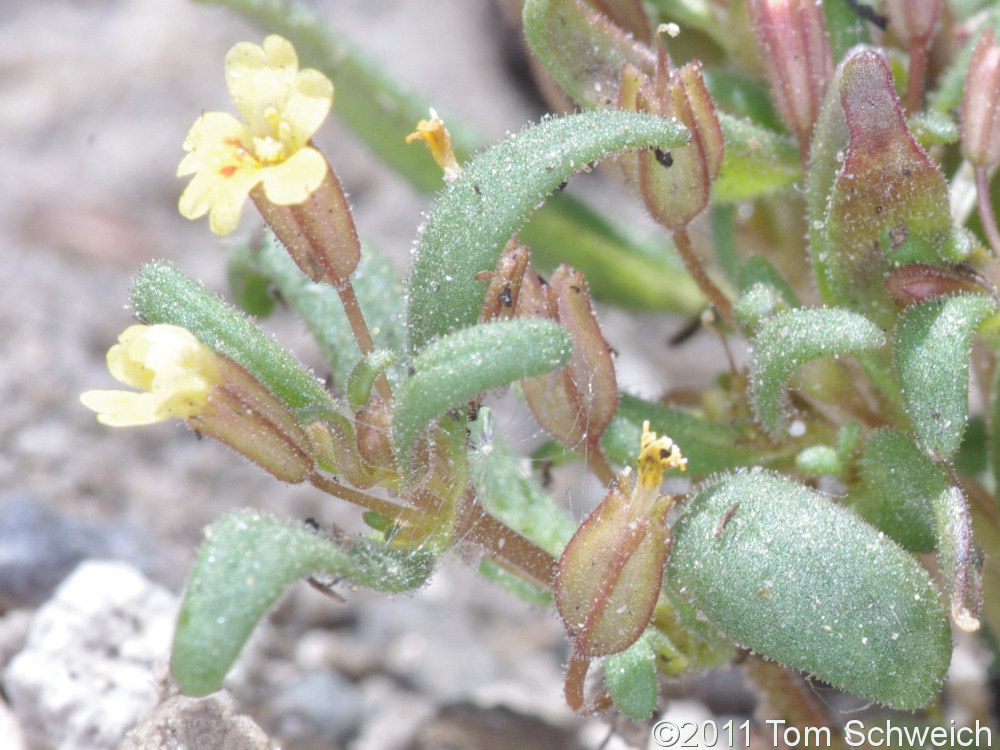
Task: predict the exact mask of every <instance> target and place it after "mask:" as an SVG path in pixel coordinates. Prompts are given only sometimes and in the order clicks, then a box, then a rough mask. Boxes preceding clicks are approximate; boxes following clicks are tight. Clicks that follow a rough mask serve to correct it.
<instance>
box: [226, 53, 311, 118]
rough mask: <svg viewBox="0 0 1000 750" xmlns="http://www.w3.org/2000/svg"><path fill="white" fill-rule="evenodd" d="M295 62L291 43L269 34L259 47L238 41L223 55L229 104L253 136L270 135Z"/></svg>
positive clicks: (288, 92)
mask: <svg viewBox="0 0 1000 750" xmlns="http://www.w3.org/2000/svg"><path fill="white" fill-rule="evenodd" d="M298 72H299V61H298V58H297V57H296V55H295V48H294V47H293V46H292V44H291V42H289V41H287V40H286V39H283V38H282V37H280V36H276V35H272V36H269V37H267V38H266V39H265V40H264V46H263V47H259V46H257V45H256V44H251V43H249V42H240V43H239V44H237V45H236V46H235V47H233V48H232V49H231V50H229V53H228V54H227V55H226V85H227V86H228V87H229V96H230V98H231V99H232V100H233V104H235V105H236V108H237V109H238V110H239V111H240V114H241V115H243V117H244V118H246V121H247V123H248V124H249V126H250V130H251V131H252V132H253V133H254V135H257V136H265V135H268V134H270V133H271V129H272V125H273V116H274V115H273V113H275V112H281V111H283V110H284V108H285V104H286V102H287V101H288V97H289V96H290V95H291V93H292V90H293V88H294V87H295V79H296V76H297V75H298Z"/></svg>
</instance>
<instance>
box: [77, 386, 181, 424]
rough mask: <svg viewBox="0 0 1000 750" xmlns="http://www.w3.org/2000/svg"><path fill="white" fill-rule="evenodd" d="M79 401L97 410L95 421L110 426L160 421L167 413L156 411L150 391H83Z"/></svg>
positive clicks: (165, 417) (154, 401) (155, 404)
mask: <svg viewBox="0 0 1000 750" xmlns="http://www.w3.org/2000/svg"><path fill="white" fill-rule="evenodd" d="M80 402H81V403H82V404H83V405H84V406H86V407H87V408H88V409H90V410H92V411H95V412H97V421H98V422H100V423H101V424H106V425H109V426H111V427H130V426H133V425H135V426H138V425H144V424H153V423H154V422H162V421H164V420H165V419H167V417H168V416H169V415H167V414H159V413H158V412H157V402H156V399H155V398H153V395H152V394H150V393H134V392H132V391H85V392H84V393H81V394H80Z"/></svg>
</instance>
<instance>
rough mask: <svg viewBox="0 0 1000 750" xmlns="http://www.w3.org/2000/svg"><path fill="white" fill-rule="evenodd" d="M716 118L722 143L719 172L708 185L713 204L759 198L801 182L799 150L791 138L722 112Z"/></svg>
mask: <svg viewBox="0 0 1000 750" xmlns="http://www.w3.org/2000/svg"><path fill="white" fill-rule="evenodd" d="M716 114H717V115H718V118H719V124H720V125H721V126H722V135H723V137H724V139H725V142H726V151H725V154H724V156H723V158H722V170H721V171H720V172H719V178H718V179H717V180H716V181H715V182H714V183H713V184H712V197H713V198H714V199H715V200H716V201H723V202H727V201H728V202H733V201H745V200H751V199H753V198H760V197H762V196H765V195H768V194H770V193H774V192H778V191H780V190H785V189H787V188H790V187H791V186H792V185H794V184H795V183H796V182H799V181H801V179H802V166H801V164H800V161H799V147H798V145H797V144H796V142H795V139H794V138H792V137H791V136H785V135H779V134H778V133H775V132H774V131H773V130H769V129H767V128H765V127H763V126H762V125H758V124H756V123H754V122H751V121H750V120H745V119H741V118H738V117H733V116H732V115H730V114H727V113H725V112H722V111H718V112H717V113H716Z"/></svg>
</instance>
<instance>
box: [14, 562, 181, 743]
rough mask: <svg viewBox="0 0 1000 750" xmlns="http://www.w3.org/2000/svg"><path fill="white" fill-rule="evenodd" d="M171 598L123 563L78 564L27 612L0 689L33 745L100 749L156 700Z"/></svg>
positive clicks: (116, 740) (173, 613) (168, 633)
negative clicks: (21, 641)
mask: <svg viewBox="0 0 1000 750" xmlns="http://www.w3.org/2000/svg"><path fill="white" fill-rule="evenodd" d="M177 607H178V603H177V600H176V598H175V597H174V596H173V595H172V594H171V593H170V592H168V591H167V590H166V589H164V588H162V587H161V586H159V585H157V584H154V583H152V582H150V581H149V580H147V579H146V578H144V577H143V576H142V574H140V573H139V572H138V571H137V570H135V568H133V567H131V566H129V565H127V564H125V563H114V562H85V563H83V564H81V565H80V567H78V568H77V569H76V570H75V571H74V572H73V574H72V575H71V576H69V578H67V579H66V580H65V581H64V582H63V583H62V585H61V586H60V587H59V588H58V589H57V590H56V592H55V594H54V595H53V597H52V599H51V600H50V601H49V602H47V603H46V604H45V605H44V606H43V607H42V608H41V609H39V610H38V613H37V614H36V615H35V617H34V619H33V620H32V623H31V627H30V630H29V632H28V639H27V643H26V644H25V647H24V649H23V650H22V651H21V652H20V653H19V654H18V655H17V656H16V657H15V658H14V659H13V660H12V661H11V663H10V664H9V665H8V667H7V669H6V670H5V671H4V674H3V687H4V690H5V691H6V694H7V696H8V698H9V700H10V704H11V707H12V708H13V711H14V713H15V715H16V716H17V718H18V720H19V721H20V723H21V727H22V729H23V731H24V734H25V737H26V738H27V740H28V741H29V743H30V744H31V746H32V747H34V748H37V749H38V750H43V749H44V750H84V749H86V750H103V749H104V748H108V749H109V750H111V749H112V748H116V747H118V744H119V742H121V740H122V737H124V735H125V733H126V732H127V731H128V730H129V729H130V728H131V727H133V726H134V725H135V724H136V722H137V721H138V720H139V719H140V718H141V717H142V716H143V715H145V714H148V713H149V712H150V711H151V710H152V709H153V707H154V706H156V704H157V702H158V700H159V688H158V685H157V680H156V678H155V677H154V664H155V663H157V662H161V663H162V662H163V661H164V660H165V659H166V658H167V656H168V654H169V649H170V639H171V636H172V632H173V627H174V620H175V618H176V613H177Z"/></svg>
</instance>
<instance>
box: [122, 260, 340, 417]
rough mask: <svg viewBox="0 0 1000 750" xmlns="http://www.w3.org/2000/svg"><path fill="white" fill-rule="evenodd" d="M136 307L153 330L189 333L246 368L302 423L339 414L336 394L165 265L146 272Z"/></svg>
mask: <svg viewBox="0 0 1000 750" xmlns="http://www.w3.org/2000/svg"><path fill="white" fill-rule="evenodd" d="M131 300H132V307H133V308H135V311H136V314H137V315H138V316H139V318H140V320H142V321H143V322H144V323H147V324H149V325H154V324H157V323H169V324H171V325H176V326H181V327H182V328H187V329H188V330H189V331H191V333H193V334H194V335H195V336H197V337H198V338H199V339H200V340H201V342H202V343H204V344H205V345H206V346H209V347H211V348H212V349H214V350H215V351H217V352H219V353H220V354H225V355H226V356H227V357H230V358H232V359H234V360H235V361H236V362H238V363H239V364H241V365H243V367H245V368H246V369H247V370H248V371H249V372H250V373H251V374H252V375H253V376H254V377H256V378H257V379H258V380H259V381H260V382H261V383H263V384H264V386H265V387H266V388H267V389H268V390H269V391H270V392H271V393H273V394H274V395H275V396H276V397H277V398H279V399H281V400H282V401H283V402H284V403H285V405H286V406H288V408H289V409H291V410H292V412H294V413H295V414H296V416H298V417H299V418H300V419H309V418H312V419H315V418H316V417H318V416H320V415H321V414H322V413H325V412H327V411H330V410H332V409H333V408H334V403H333V401H332V400H331V398H330V394H329V393H327V391H326V389H325V388H323V384H322V383H321V382H320V381H319V380H317V379H316V377H315V376H313V374H312V373H311V372H309V371H308V370H307V369H306V368H305V367H304V366H303V365H302V364H300V363H299V362H298V361H297V360H296V359H295V358H294V357H292V355H291V354H289V353H288V352H286V351H285V350H284V349H282V348H281V347H280V346H279V345H278V344H277V343H276V342H275V341H274V340H273V339H271V338H269V337H268V336H266V335H265V334H264V333H263V332H262V331H261V330H260V329H259V328H258V327H257V326H255V325H254V324H253V323H252V322H251V321H250V320H249V319H248V318H247V317H246V315H244V314H243V313H241V312H240V311H239V310H237V309H236V308H234V307H233V306H232V305H230V304H229V303H228V302H226V301H225V300H223V299H221V298H219V297H217V296H215V295H214V294H212V293H211V292H210V291H208V289H206V288H205V287H204V286H202V284H200V283H199V282H197V281H195V280H194V279H192V278H191V277H189V276H186V275H185V274H184V273H182V272H181V271H179V270H177V268H175V267H174V266H173V265H172V264H170V263H167V262H165V261H160V262H156V263H149V264H147V265H145V266H143V267H142V269H140V271H139V273H138V275H137V276H136V277H135V281H134V282H133V284H132V295H131Z"/></svg>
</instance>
